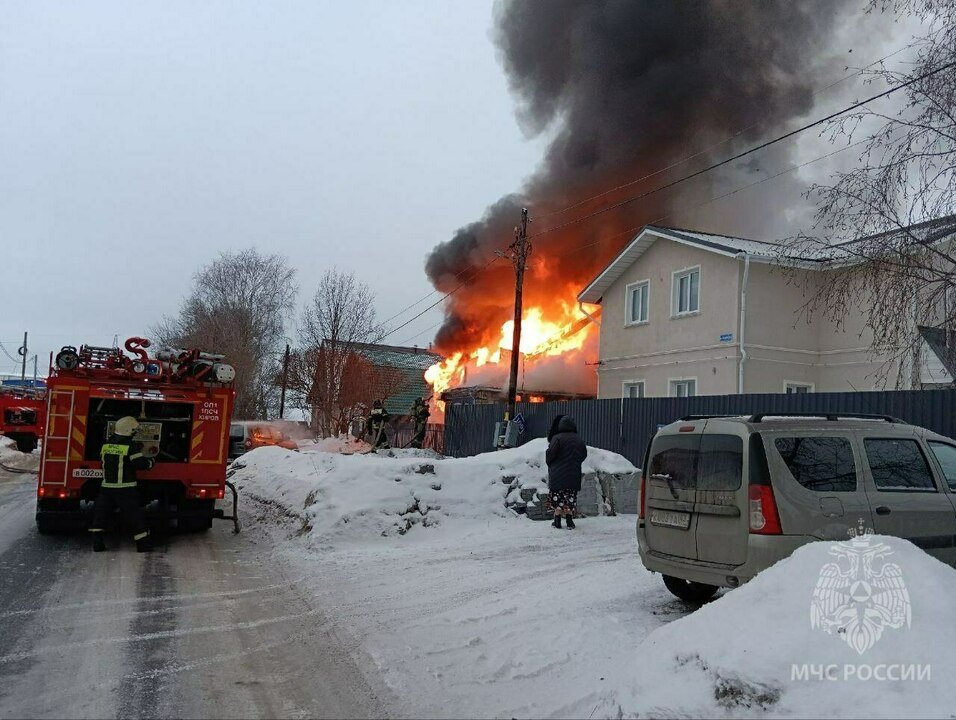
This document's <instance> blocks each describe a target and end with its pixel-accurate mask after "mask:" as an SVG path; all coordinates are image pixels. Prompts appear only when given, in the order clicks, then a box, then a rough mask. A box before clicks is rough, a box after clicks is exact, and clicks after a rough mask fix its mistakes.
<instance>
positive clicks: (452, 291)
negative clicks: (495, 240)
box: [379, 257, 498, 342]
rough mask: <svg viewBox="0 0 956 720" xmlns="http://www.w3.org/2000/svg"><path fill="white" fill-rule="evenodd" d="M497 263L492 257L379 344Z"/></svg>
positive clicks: (384, 336)
mask: <svg viewBox="0 0 956 720" xmlns="http://www.w3.org/2000/svg"><path fill="white" fill-rule="evenodd" d="M497 261H498V258H497V257H493V258H492V259H491V261H490V262H488V263H486V264H485V265H482V266H481V267H480V268H478V269H477V270H475V271H474V272H473V273H472V275H471V277H469V278H468V279H467V280H463V281H462V282H461V283H459V284H458V286H457V287H456V288H455V289H454V290H451V291H449V292H447V293H445V294H444V295H442V296H441V297H440V298H438V300H436V301H435V302H433V303H432V304H431V305H429V306H428V307H427V308H425V309H424V310H422V311H421V312H420V313H418V314H417V315H415V316H414V317H411V318H409V319H408V320H406V321H405V322H403V323H402V324H401V325H397V326H396V327H394V328H392V329H391V330H389V331H388V332H387V333H385V334H384V335H382V337H381V338H379V342H381V341H382V340H384V339H385V338H387V337H388V336H389V335H392V334H394V333H396V332H398V331H399V330H401V329H402V328H403V327H407V326H408V325H410V324H411V323H412V322H414V321H415V320H417V319H418V318H420V317H421V316H422V315H424V314H425V313H427V312H428V311H429V310H431V309H432V308H433V307H435V306H436V305H439V304H441V303H442V302H444V301H445V300H447V299H448V298H450V297H451V296H452V295H454V294H455V293H456V292H458V291H459V290H461V289H462V288H463V287H465V285H467V284H468V283H469V282H471V281H472V280H474V278H475V277H476V276H477V275H478V274H479V273H481V272H484V271H485V270H487V269H488V268H489V267H491V265H493V264H494V263H495V262H497Z"/></svg>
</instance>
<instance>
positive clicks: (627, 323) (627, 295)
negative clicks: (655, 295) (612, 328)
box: [624, 278, 651, 327]
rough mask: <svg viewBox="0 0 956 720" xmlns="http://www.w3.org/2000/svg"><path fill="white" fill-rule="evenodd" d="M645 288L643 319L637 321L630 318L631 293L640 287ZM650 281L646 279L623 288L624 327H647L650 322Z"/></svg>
mask: <svg viewBox="0 0 956 720" xmlns="http://www.w3.org/2000/svg"><path fill="white" fill-rule="evenodd" d="M645 286H646V287H647V301H646V302H645V303H644V307H643V308H642V309H643V310H644V319H643V320H641V319H637V320H635V319H634V318H632V317H631V308H632V307H633V303H632V302H631V293H632V292H633V291H634V290H636V289H639V288H641V287H645ZM650 308H651V279H650V278H647V279H646V280H638V281H636V282H632V283H628V284H627V285H625V286H624V327H632V326H634V325H647V323H648V322H650V318H651V310H650Z"/></svg>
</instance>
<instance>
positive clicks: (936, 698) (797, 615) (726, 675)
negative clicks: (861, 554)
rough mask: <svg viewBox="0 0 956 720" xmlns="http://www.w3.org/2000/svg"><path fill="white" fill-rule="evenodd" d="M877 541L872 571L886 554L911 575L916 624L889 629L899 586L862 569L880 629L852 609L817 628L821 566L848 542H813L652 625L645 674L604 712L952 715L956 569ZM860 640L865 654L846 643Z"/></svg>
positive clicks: (846, 590)
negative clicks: (883, 549) (866, 630)
mask: <svg viewBox="0 0 956 720" xmlns="http://www.w3.org/2000/svg"><path fill="white" fill-rule="evenodd" d="M867 541H868V542H869V544H870V546H871V547H875V546H877V545H879V544H880V543H883V544H885V545H886V546H888V550H890V551H891V552H889V553H887V554H885V555H878V556H877V557H876V559H875V560H874V561H873V564H872V569H873V570H874V571H879V569H880V568H881V567H883V566H884V563H886V564H895V565H897V566H898V567H899V569H900V571H901V573H902V585H903V586H904V587H905V592H906V594H908V600H909V603H910V607H911V611H912V615H911V618H912V619H911V624H910V626H909V627H907V626H906V622H905V619H904V621H903V622H902V627H900V628H899V629H894V628H893V627H885V626H884V623H885V622H886V620H887V617H888V616H883V617H879V616H877V615H875V614H873V612H872V608H874V607H876V608H879V607H881V606H882V607H885V606H886V604H887V602H888V601H889V600H890V598H891V597H893V596H895V597H899V594H898V593H895V594H894V593H892V592H890V591H888V590H885V589H884V590H882V591H881V590H879V589H878V586H880V585H881V582H880V579H879V578H874V577H873V576H872V575H867V574H866V573H863V572H862V571H861V574H862V575H863V576H864V577H869V582H870V583H871V585H870V586H869V587H872V588H874V589H875V592H876V593H879V594H874V595H873V596H872V601H871V602H869V604H868V605H869V607H870V608H871V612H870V613H868V616H869V617H870V618H871V619H873V620H874V624H873V625H871V626H870V629H871V633H870V635H869V636H865V635H864V636H861V635H860V634H858V632H856V631H855V630H854V628H853V627H852V626H851V624H848V623H849V621H848V620H847V618H848V617H851V616H843V618H842V619H841V620H839V621H838V622H837V623H836V624H835V626H834V628H833V632H832V634H828V633H827V632H826V631H824V630H823V629H820V628H819V627H817V628H811V621H810V616H811V615H810V609H811V602H812V598H813V594H814V590H815V588H816V586H817V584H818V582H819V580H820V577H821V570H822V569H823V568H824V566H826V565H828V564H830V563H834V562H836V563H837V564H838V565H839V566H840V567H842V568H843V570H847V568H848V567H849V564H848V562H847V561H844V560H840V559H839V558H838V557H837V556H836V555H835V554H834V552H835V551H836V552H839V549H837V550H834V546H835V545H843V546H845V547H849V546H850V543H840V544H836V543H823V542H820V543H812V544H810V545H807V546H804V547H802V548H800V549H798V550H797V551H796V552H795V553H794V554H793V555H792V556H791V557H790V558H788V559H786V560H783V561H781V562H779V563H777V564H776V565H774V566H773V567H772V568H770V569H769V570H767V571H765V572H763V573H761V574H759V575H758V576H757V577H756V578H755V579H754V580H753V581H751V582H750V583H748V584H747V585H745V586H743V587H742V588H740V589H738V590H734V591H731V592H728V593H726V594H724V595H723V596H722V597H720V598H719V599H718V600H716V601H715V602H713V603H711V604H709V605H705V606H704V607H702V608H701V609H700V610H698V611H697V612H695V613H694V614H693V615H691V616H689V617H687V618H684V619H681V620H678V621H676V622H673V623H671V624H669V625H667V626H665V627H662V628H660V629H658V630H656V631H655V632H653V633H652V634H650V635H649V636H648V637H647V639H646V640H645V641H644V642H643V643H642V644H641V645H640V646H639V647H638V649H637V652H636V653H635V655H634V665H632V668H631V676H632V678H633V677H636V678H637V681H636V682H633V681H632V684H631V685H630V687H628V688H627V689H625V690H624V691H623V692H619V693H617V692H615V693H608V695H607V697H606V700H605V701H604V702H603V703H602V704H601V706H600V707H599V708H598V709H597V712H596V713H595V717H599V716H605V717H612V716H618V715H619V714H623V716H624V717H649V716H650V717H654V716H668V717H673V716H681V717H718V716H734V717H739V716H767V715H769V716H785V715H786V716H793V717H952V711H953V708H956V685H954V684H953V682H952V679H951V677H950V675H951V668H952V667H953V666H954V665H956V627H954V625H953V622H952V616H953V613H952V599H953V597H956V572H954V571H953V569H952V568H950V567H949V566H948V565H944V564H943V563H941V562H939V561H937V560H936V559H934V558H932V557H930V556H929V555H927V554H926V553H924V552H923V551H922V550H920V549H919V548H917V547H916V546H914V545H912V544H911V543H909V542H907V541H905V540H901V539H898V538H891V537H883V536H868V537H867ZM831 567H832V565H831ZM861 568H862V569H863V570H865V569H866V565H865V564H863V565H861ZM837 586H838V588H840V589H841V590H842V597H843V598H844V599H846V598H847V597H848V595H852V597H854V598H856V599H857V600H863V604H864V605H867V603H866V601H865V599H866V597H867V595H866V593H867V586H862V585H858V586H855V587H852V589H851V585H850V584H848V583H842V587H840V586H841V583H839V582H838V583H837ZM904 605H905V603H904ZM904 609H905V608H904ZM903 615H905V612H904V613H903V614H902V615H901V617H902V616H903ZM877 627H883V631H882V633H879V632H878V631H876V630H874V628H877ZM874 637H876V641H875V642H874V643H873V644H872V645H871V646H870V647H863V646H865V645H867V644H869V642H870V641H871V640H872V639H873V638H874ZM860 638H862V642H861V643H860V645H859V646H858V647H863V652H862V653H860V652H858V651H857V650H856V649H854V648H853V647H851V646H850V643H849V641H848V639H857V640H860ZM821 668H823V670H822V671H821ZM814 670H815V671H816V672H814ZM927 673H928V676H927Z"/></svg>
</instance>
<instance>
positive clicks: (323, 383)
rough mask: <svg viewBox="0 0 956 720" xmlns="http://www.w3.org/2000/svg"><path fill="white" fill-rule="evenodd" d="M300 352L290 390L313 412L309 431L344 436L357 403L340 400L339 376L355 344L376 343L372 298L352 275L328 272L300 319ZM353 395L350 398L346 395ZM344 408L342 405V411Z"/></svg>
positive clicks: (292, 374)
mask: <svg viewBox="0 0 956 720" xmlns="http://www.w3.org/2000/svg"><path fill="white" fill-rule="evenodd" d="M298 329H299V348H300V350H299V352H298V353H296V357H295V361H294V363H293V371H292V372H291V373H290V375H291V377H292V381H291V385H292V387H293V388H294V389H295V391H296V394H297V396H298V397H299V398H301V399H302V400H303V401H304V402H305V404H306V405H308V406H309V407H310V408H311V409H312V412H313V423H312V424H313V428H314V429H315V430H317V431H318V432H319V433H321V434H323V435H329V434H332V433H334V432H343V431H344V429H345V428H346V427H347V425H348V420H347V419H345V418H344V417H343V416H344V414H348V413H346V411H345V410H344V408H349V407H353V406H354V405H355V403H352V402H351V401H350V400H348V399H346V398H345V397H344V396H343V374H344V373H345V371H346V369H347V367H348V365H349V363H350V361H352V360H353V358H354V352H353V347H354V345H355V344H356V343H368V342H375V341H377V340H378V339H379V338H380V337H381V334H382V330H381V328H380V326H379V325H378V324H377V323H376V315H375V293H373V292H372V291H371V289H369V287H368V286H367V285H365V284H364V283H362V282H360V281H359V280H358V279H356V277H355V275H354V274H353V273H346V272H340V271H339V270H337V269H332V270H328V271H327V272H326V273H325V275H323V276H322V279H321V280H320V281H319V285H318V288H317V289H316V291H315V294H314V295H313V296H312V299H311V301H310V302H309V303H308V305H307V306H306V307H305V309H304V310H303V312H302V314H301V316H300V319H299V328H298ZM345 394H347V395H352V394H353V393H345ZM343 402H344V405H343Z"/></svg>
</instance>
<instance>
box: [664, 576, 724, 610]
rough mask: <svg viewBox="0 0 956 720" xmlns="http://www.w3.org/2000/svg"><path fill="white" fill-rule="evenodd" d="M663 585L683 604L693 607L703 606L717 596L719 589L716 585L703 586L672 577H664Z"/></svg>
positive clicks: (702, 584)
mask: <svg viewBox="0 0 956 720" xmlns="http://www.w3.org/2000/svg"><path fill="white" fill-rule="evenodd" d="M663 577H664V585H666V586H667V589H668V590H670V591H671V592H672V593H674V595H676V596H677V597H679V598H680V599H681V600H683V601H684V602H689V603H693V604H694V605H703V604H704V603H705V602H707V601H708V600H710V599H711V598H712V597H713V596H714V595H716V594H717V590H718V589H719V588H718V587H717V586H716V585H705V584H704V583H698V582H691V581H690V580H684V579H682V578H676V577H674V576H672V575H664V576H663Z"/></svg>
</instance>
